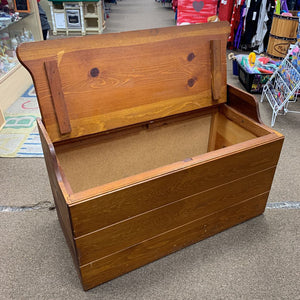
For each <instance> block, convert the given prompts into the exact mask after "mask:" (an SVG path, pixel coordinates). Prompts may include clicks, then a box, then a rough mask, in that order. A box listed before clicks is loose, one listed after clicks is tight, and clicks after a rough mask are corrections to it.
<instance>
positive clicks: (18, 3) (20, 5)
mask: <svg viewBox="0 0 300 300" xmlns="http://www.w3.org/2000/svg"><path fill="white" fill-rule="evenodd" d="M14 6H15V11H18V12H26V13H29V12H30V5H29V0H14Z"/></svg>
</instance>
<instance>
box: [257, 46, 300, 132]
mask: <svg viewBox="0 0 300 300" xmlns="http://www.w3.org/2000/svg"><path fill="white" fill-rule="evenodd" d="M295 47H298V49H299V50H298V52H295V53H296V54H295V53H294V54H293V55H291V53H292V51H289V53H288V54H287V55H286V57H285V58H284V59H283V61H282V62H281V64H280V66H279V67H278V68H277V69H276V71H275V72H274V73H273V75H272V76H271V77H270V79H269V81H268V82H267V83H266V84H265V86H264V88H263V92H262V95H261V102H263V100H264V98H266V99H267V100H268V102H269V104H270V106H271V108H272V110H273V114H272V121H271V126H272V127H273V126H274V124H275V121H276V117H277V115H285V114H287V113H288V112H294V113H300V111H292V110H289V109H288V106H289V103H290V102H295V101H296V99H297V93H298V91H299V90H300V72H299V71H298V70H297V68H295V67H294V66H293V64H292V62H291V59H290V57H292V59H293V60H294V61H295V62H298V61H299V62H300V43H299V42H297V43H296V45H295Z"/></svg>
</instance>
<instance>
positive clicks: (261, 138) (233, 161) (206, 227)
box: [39, 105, 283, 289]
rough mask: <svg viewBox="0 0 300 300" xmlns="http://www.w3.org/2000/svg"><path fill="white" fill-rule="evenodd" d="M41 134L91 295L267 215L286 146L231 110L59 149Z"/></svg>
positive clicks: (65, 226)
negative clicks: (107, 283) (140, 269)
mask: <svg viewBox="0 0 300 300" xmlns="http://www.w3.org/2000/svg"><path fill="white" fill-rule="evenodd" d="M39 127H40V133H41V136H42V143H43V147H44V152H45V158H46V162H47V166H48V170H49V175H50V179H51V178H52V179H51V180H52V182H51V183H52V188H53V193H54V198H55V203H56V207H57V210H58V216H59V218H60V222H61V225H62V228H63V229H64V232H65V235H66V238H67V240H68V243H69V246H70V248H71V250H72V253H73V257H74V260H75V263H76V265H77V267H78V271H79V274H80V276H81V280H82V283H83V286H84V289H89V288H92V287H94V286H95V285H98V284H100V283H102V282H105V281H108V280H110V279H112V278H115V277H116V276H119V275H121V274H123V273H126V272H128V271H131V270H133V269H135V268H138V267H140V266H142V265H144V264H146V263H149V262H151V261H153V260H155V259H158V258H160V257H162V256H165V255H167V254H169V253H172V252H174V251H176V250H178V249H181V248H183V247H185V246H187V245H190V244H192V243H195V242H197V241H199V240H201V239H204V238H206V237H209V236H211V235H213V234H215V233H218V232H220V231H222V230H224V229H227V228H229V227H231V226H234V225H236V224H238V223H241V222H243V221H246V220H248V219H250V218H252V217H255V216H257V215H259V214H262V213H263V211H264V209H265V205H266V201H267V198H268V194H269V190H270V188H271V184H272V180H273V176H274V172H275V169H276V164H277V161H278V158H279V154H280V150H281V146H282V141H283V138H282V137H281V136H280V135H278V134H277V133H275V132H273V131H271V130H270V129H268V128H266V127H265V126H263V125H261V124H259V123H257V122H254V121H253V120H252V119H250V118H248V117H246V116H245V115H243V114H241V113H239V112H238V111H237V110H235V109H232V108H231V107H230V106H228V105H223V106H221V107H219V108H210V109H207V110H205V111H203V110H202V111H198V112H197V111H196V112H194V113H192V114H183V115H179V116H174V117H172V118H171V117H170V118H166V119H163V120H162V119H160V120H156V121H153V122H152V123H151V124H150V125H149V124H148V125H145V124H140V125H137V126H132V127H130V128H124V129H120V130H117V131H114V132H111V133H109V134H107V133H105V134H100V135H97V136H92V137H89V138H85V139H82V140H78V141H76V142H72V143H65V142H64V143H55V144H54V146H51V143H50V144H49V142H48V141H47V140H48V138H47V133H46V132H45V130H44V129H43V125H42V124H41V123H39ZM54 149H55V152H56V154H55V152H54ZM47 153H48V154H47ZM53 162H55V164H54V163H53ZM141 162H142V163H141ZM55 166H56V167H55ZM151 167H152V168H151ZM52 168H53V169H52ZM54 174H60V176H57V177H56V176H54Z"/></svg>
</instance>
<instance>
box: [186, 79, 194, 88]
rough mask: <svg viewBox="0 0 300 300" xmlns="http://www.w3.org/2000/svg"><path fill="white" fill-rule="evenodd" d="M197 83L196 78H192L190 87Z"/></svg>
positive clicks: (189, 83)
mask: <svg viewBox="0 0 300 300" xmlns="http://www.w3.org/2000/svg"><path fill="white" fill-rule="evenodd" d="M195 82H196V79H195V78H190V79H189V80H188V82H187V83H188V86H189V87H192V86H193V85H194V84H195Z"/></svg>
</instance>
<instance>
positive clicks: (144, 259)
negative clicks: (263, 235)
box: [80, 193, 268, 290]
mask: <svg viewBox="0 0 300 300" xmlns="http://www.w3.org/2000/svg"><path fill="white" fill-rule="evenodd" d="M267 198H268V193H264V194H261V195H259V196H257V197H255V198H251V199H248V200H246V201H244V202H241V203H238V204H236V205H233V206H231V207H227V208H225V209H222V210H219V211H216V212H215V213H213V214H211V215H207V216H205V217H204V218H199V219H197V220H194V221H193V222H191V223H188V224H185V225H183V226H180V227H177V228H174V229H173V230H170V231H168V232H165V233H164V234H162V235H158V236H155V237H153V238H151V239H149V240H145V241H143V242H141V243H138V244H136V245H132V247H130V248H127V249H124V250H123V251H121V252H117V253H113V254H112V255H109V256H107V257H104V258H102V259H99V260H96V261H93V262H91V263H89V264H86V265H84V266H81V267H80V270H81V274H82V284H83V287H84V289H85V290H88V289H91V288H93V287H94V286H96V285H99V284H101V283H103V282H106V281H109V280H111V279H113V278H115V277H117V276H120V275H122V274H124V273H127V272H129V271H132V270H134V269H136V268H138V267H141V266H143V265H145V264H147V263H150V262H152V261H154V260H157V259H159V258H161V257H163V256H165V255H168V254H170V253H172V252H175V251H177V250H180V249H181V248H184V247H186V246H188V245H191V244H194V243H196V242H198V241H200V240H203V239H205V238H207V237H209V236H212V235H214V234H216V233H219V232H221V231H223V230H225V229H227V228H230V227H232V226H234V225H237V224H239V223H242V222H244V221H246V220H248V219H250V218H253V217H255V216H258V215H260V214H262V213H263V212H264V209H265V205H266V201H267Z"/></svg>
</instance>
